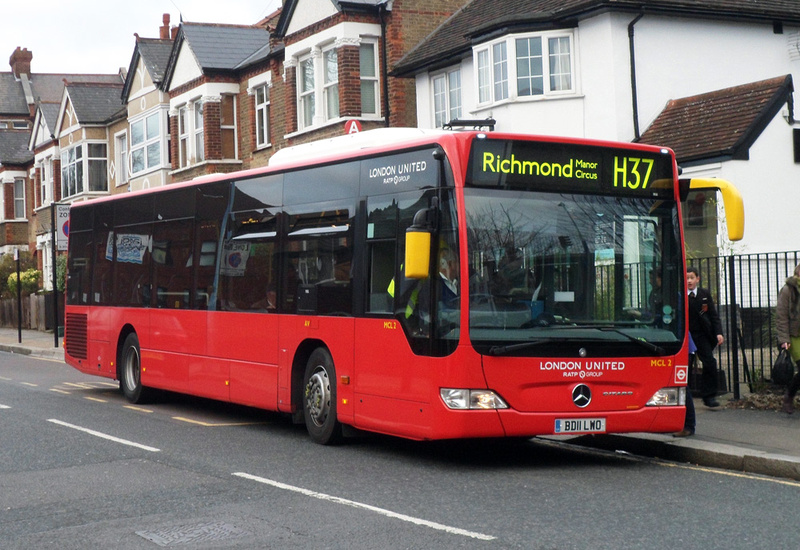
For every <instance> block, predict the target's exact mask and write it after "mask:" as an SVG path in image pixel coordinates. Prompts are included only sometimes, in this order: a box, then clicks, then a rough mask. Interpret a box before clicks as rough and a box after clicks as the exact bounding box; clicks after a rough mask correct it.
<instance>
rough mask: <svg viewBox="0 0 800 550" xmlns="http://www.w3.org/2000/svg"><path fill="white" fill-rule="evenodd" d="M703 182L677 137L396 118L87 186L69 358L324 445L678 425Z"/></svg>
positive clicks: (142, 392)
mask: <svg viewBox="0 0 800 550" xmlns="http://www.w3.org/2000/svg"><path fill="white" fill-rule="evenodd" d="M687 190H688V186H686V185H683V186H682V185H680V184H679V180H678V177H677V166H676V163H675V158H674V155H673V153H672V152H671V151H670V150H668V149H662V148H656V147H650V146H644V145H635V144H627V143H625V144H623V143H608V142H596V141H588V140H575V139H562V138H550V137H534V136H528V135H514V134H504V133H495V132H490V133H482V132H440V131H423V130H409V129H405V130H397V129H394V130H392V129H386V130H375V131H371V132H364V133H363V134H357V135H352V136H344V137H341V138H334V139H333V140H328V141H327V142H318V143H313V144H307V145H301V146H298V147H296V148H288V149H286V150H284V151H282V152H278V153H276V155H275V156H274V157H273V159H272V161H271V162H270V166H268V167H265V168H263V169H255V170H249V171H244V172H238V173H232V174H218V175H213V176H207V177H203V178H201V179H198V180H195V181H192V182H187V183H180V184H175V185H170V186H167V187H162V188H157V189H151V190H146V191H141V192H134V193H128V194H124V195H117V196H113V197H106V198H100V199H96V200H92V201H88V202H82V203H77V204H73V205H72V207H71V209H70V234H69V253H68V279H67V290H66V301H67V305H66V334H65V344H64V345H65V350H66V361H67V362H68V363H69V364H70V365H72V366H73V367H75V368H76V369H78V370H80V371H82V372H84V373H88V374H94V375H98V376H104V377H108V378H111V379H115V380H119V383H120V388H121V390H122V392H123V393H124V395H125V397H126V398H127V399H128V400H130V401H131V402H133V403H137V402H141V401H143V400H145V399H147V398H148V396H149V395H150V394H151V393H152V391H153V390H156V389H160V390H169V391H173V392H181V393H186V394H192V395H197V396H202V397H207V398H213V399H218V400H223V401H230V402H234V403H239V404H243V405H247V406H253V407H259V408H264V409H269V410H273V411H280V412H283V413H287V414H288V415H291V416H292V418H293V419H294V420H295V421H296V422H299V423H302V422H304V423H305V425H306V426H307V429H308V432H309V434H310V436H311V437H312V439H313V440H315V441H316V442H319V443H323V444H327V443H331V442H334V441H336V440H337V439H339V438H340V437H341V436H342V435H346V434H347V432H348V431H349V430H350V429H351V428H352V429H357V430H366V431H372V432H380V433H384V434H390V435H394V436H400V437H406V438H412V439H419V440H428V439H445V438H467V437H469V438H472V437H510V436H513V437H518V436H534V435H540V434H573V433H607V432H670V431H676V430H679V429H681V428H682V426H683V420H684V403H685V398H686V381H687V363H688V361H687V338H686V333H687V327H686V325H687V322H686V313H685V282H684V276H685V269H684V266H685V262H684V251H683V246H682V243H683V239H682V227H681V223H680V220H681V212H680V201H679V199H680V197H681V193H684V194H685V193H686V192H687ZM727 216H728V219H729V221H730V220H731V219H733V218H734V217H735V213H734V212H728V213H727Z"/></svg>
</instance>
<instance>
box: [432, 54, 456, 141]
mask: <svg viewBox="0 0 800 550" xmlns="http://www.w3.org/2000/svg"><path fill="white" fill-rule="evenodd" d="M461 90H462V83H461V68H460V67H457V68H455V69H451V70H449V71H445V72H442V73H439V74H436V75H434V76H432V77H431V93H432V94H433V101H432V105H433V121H434V127H436V128H441V127H442V126H444V125H445V124H447V123H448V122H450V121H451V120H453V119H456V118H461V117H462V113H463V99H462V95H461Z"/></svg>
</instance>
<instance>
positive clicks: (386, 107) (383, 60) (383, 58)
mask: <svg viewBox="0 0 800 550" xmlns="http://www.w3.org/2000/svg"><path fill="white" fill-rule="evenodd" d="M387 3H388V2H381V7H380V16H381V65H383V74H381V77H382V78H381V80H382V81H383V86H382V88H383V94H382V95H383V101H382V102H381V103H383V106H384V112H385V113H386V115H385V117H384V126H386V127H387V128H388V127H389V125H390V123H389V117H390V116H391V110H390V107H389V65H388V63H389V57H388V53H387V52H386V44H387V40H386V4H387Z"/></svg>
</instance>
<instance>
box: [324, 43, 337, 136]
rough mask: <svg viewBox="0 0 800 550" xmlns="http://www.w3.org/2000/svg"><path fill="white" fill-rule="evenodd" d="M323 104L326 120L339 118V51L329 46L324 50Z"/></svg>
mask: <svg viewBox="0 0 800 550" xmlns="http://www.w3.org/2000/svg"><path fill="white" fill-rule="evenodd" d="M322 100H323V101H322V104H323V106H324V108H325V110H324V116H325V120H326V121H328V120H335V119H338V118H339V51H338V50H337V49H336V48H328V49H325V50H323V51H322Z"/></svg>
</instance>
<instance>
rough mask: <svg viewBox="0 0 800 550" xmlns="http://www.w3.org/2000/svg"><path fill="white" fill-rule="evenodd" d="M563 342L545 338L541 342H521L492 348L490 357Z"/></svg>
mask: <svg viewBox="0 0 800 550" xmlns="http://www.w3.org/2000/svg"><path fill="white" fill-rule="evenodd" d="M562 341H563V340H560V339H556V338H543V339H541V340H534V341H533V342H520V343H519V344H508V345H507V346H492V347H490V348H489V352H488V353H489V355H505V354H506V353H511V352H512V351H520V350H523V349H528V348H535V347H536V346H539V345H542V344H552V343H553V342H562Z"/></svg>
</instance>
